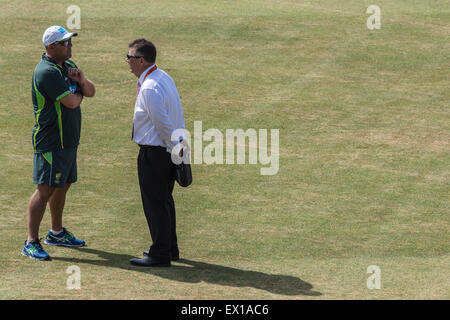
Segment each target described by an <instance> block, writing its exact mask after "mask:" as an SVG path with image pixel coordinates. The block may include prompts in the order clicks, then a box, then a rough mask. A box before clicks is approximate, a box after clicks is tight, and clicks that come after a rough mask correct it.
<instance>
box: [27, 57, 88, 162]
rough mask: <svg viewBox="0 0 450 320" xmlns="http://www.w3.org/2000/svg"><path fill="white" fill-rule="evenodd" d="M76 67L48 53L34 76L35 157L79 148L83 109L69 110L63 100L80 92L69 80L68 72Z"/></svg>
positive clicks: (32, 93)
mask: <svg viewBox="0 0 450 320" xmlns="http://www.w3.org/2000/svg"><path fill="white" fill-rule="evenodd" d="M69 67H70V68H76V67H77V66H76V65H75V63H73V62H72V61H71V60H66V61H65V62H64V63H63V65H62V66H60V65H58V64H57V63H56V62H55V61H53V60H52V59H51V58H49V57H48V56H47V55H46V54H45V53H44V54H43V55H42V60H41V61H40V62H39V63H38V65H37V66H36V69H35V70H34V73H33V79H32V85H31V86H32V89H31V95H32V100H33V107H34V116H35V125H34V128H33V136H32V139H33V147H34V151H35V152H36V153H42V152H49V151H57V150H61V149H64V148H72V147H76V146H77V145H78V144H79V141H80V132H81V108H80V106H78V107H76V108H75V109H70V108H66V107H65V106H64V105H63V104H62V103H61V102H60V100H61V99H62V98H63V97H65V96H66V95H68V94H69V93H76V92H80V86H79V85H78V83H77V82H76V81H74V80H72V79H70V78H69V77H68V68H69Z"/></svg>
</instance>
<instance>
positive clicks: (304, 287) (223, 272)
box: [52, 248, 322, 296]
mask: <svg viewBox="0 0 450 320" xmlns="http://www.w3.org/2000/svg"><path fill="white" fill-rule="evenodd" d="M73 250H77V251H80V252H86V253H89V254H96V255H97V256H98V257H100V258H102V260H91V259H79V258H63V257H55V256H52V260H56V261H66V262H70V263H73V264H91V265H96V266H103V267H110V268H119V269H125V270H133V271H140V272H143V273H148V274H152V275H155V276H158V277H162V278H165V279H168V280H172V281H179V282H188V283H199V282H206V283H211V284H217V285H223V286H231V287H250V288H255V289H259V290H265V291H268V292H271V293H275V294H282V295H289V296H295V295H305V296H321V295H322V294H321V293H320V292H317V291H313V290H311V289H312V288H313V286H312V285H311V284H309V283H308V282H305V281H303V280H301V279H299V278H296V277H292V276H286V275H278V274H267V273H263V272H257V271H247V270H240V269H235V268H230V267H224V266H220V265H216V264H210V263H205V262H198V261H192V260H188V259H180V260H179V261H176V262H173V263H172V267H170V268H148V267H139V266H132V265H131V264H130V263H129V260H130V259H132V258H135V257H133V256H130V255H126V254H117V253H111V252H105V251H101V250H96V249H91V248H74V249H73Z"/></svg>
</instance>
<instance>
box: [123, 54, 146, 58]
mask: <svg viewBox="0 0 450 320" xmlns="http://www.w3.org/2000/svg"><path fill="white" fill-rule="evenodd" d="M132 58H134V59H139V58H143V56H131V55H129V54H128V53H127V59H132Z"/></svg>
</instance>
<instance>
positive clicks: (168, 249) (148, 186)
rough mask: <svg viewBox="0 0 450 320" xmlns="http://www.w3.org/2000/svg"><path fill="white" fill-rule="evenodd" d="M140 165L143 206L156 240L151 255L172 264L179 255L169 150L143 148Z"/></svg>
mask: <svg viewBox="0 0 450 320" xmlns="http://www.w3.org/2000/svg"><path fill="white" fill-rule="evenodd" d="M137 163H138V176H139V186H140V188H141V198H142V205H143V207H144V213H145V217H146V219H147V224H148V227H149V229H150V235H151V237H152V241H153V243H152V245H151V246H150V250H149V256H150V257H152V258H155V259H159V260H162V261H170V257H171V256H178V254H179V252H178V243H177V235H176V219H175V203H174V201H173V197H172V191H173V187H174V183H175V165H174V164H173V162H172V159H171V156H170V153H169V152H167V151H166V148H163V147H155V146H141V149H140V150H139V156H138V162H137Z"/></svg>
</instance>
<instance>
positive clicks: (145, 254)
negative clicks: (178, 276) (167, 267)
mask: <svg viewBox="0 0 450 320" xmlns="http://www.w3.org/2000/svg"><path fill="white" fill-rule="evenodd" d="M142 255H143V256H144V257H148V253H147V252H145V251H144V252H142ZM179 260H180V257H175V258H170V261H179Z"/></svg>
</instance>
